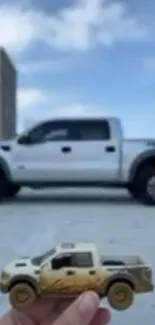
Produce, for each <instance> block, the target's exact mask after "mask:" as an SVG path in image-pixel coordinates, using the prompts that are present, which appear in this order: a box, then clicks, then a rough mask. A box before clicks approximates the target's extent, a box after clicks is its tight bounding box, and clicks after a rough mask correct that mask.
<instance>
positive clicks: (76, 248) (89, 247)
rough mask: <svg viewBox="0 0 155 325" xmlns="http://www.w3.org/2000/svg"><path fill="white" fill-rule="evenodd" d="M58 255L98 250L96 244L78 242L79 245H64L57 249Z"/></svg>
mask: <svg viewBox="0 0 155 325" xmlns="http://www.w3.org/2000/svg"><path fill="white" fill-rule="evenodd" d="M55 248H56V251H57V253H64V252H66V253H67V252H75V253H76V252H97V251H98V249H97V247H96V245H95V244H93V243H89V242H77V243H67V242H66V243H62V244H60V245H58V246H56V247H55Z"/></svg>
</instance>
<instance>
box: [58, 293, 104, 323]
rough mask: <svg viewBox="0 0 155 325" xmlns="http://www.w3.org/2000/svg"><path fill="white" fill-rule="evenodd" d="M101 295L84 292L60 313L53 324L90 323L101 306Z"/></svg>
mask: <svg viewBox="0 0 155 325" xmlns="http://www.w3.org/2000/svg"><path fill="white" fill-rule="evenodd" d="M99 303H100V300H99V297H98V296H97V294H96V293H94V292H91V291H90V292H87V293H84V294H82V295H81V296H80V297H79V298H78V299H77V300H75V302H74V303H73V304H72V305H70V306H69V307H68V308H67V309H66V310H65V311H64V312H63V313H62V315H60V316H59V317H58V318H57V320H56V321H55V322H54V324H53V325H73V324H74V325H88V324H89V323H90V322H91V320H92V319H93V318H94V316H95V314H96V312H97V309H98V307H99Z"/></svg>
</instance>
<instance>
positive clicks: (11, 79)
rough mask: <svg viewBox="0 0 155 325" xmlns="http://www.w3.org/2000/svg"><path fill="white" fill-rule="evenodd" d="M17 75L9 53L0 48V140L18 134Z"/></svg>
mask: <svg viewBox="0 0 155 325" xmlns="http://www.w3.org/2000/svg"><path fill="white" fill-rule="evenodd" d="M16 78H17V73H16V69H15V66H14V64H13V62H12V61H11V59H10V57H9V55H8V53H7V52H6V50H5V49H4V48H2V47H0V140H6V139H10V138H12V137H13V136H15V134H16V95H17V94H16V89H17V85H16Z"/></svg>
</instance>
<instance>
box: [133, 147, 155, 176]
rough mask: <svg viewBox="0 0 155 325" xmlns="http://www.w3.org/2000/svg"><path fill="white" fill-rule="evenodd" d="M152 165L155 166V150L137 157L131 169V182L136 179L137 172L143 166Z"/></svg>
mask: <svg viewBox="0 0 155 325" xmlns="http://www.w3.org/2000/svg"><path fill="white" fill-rule="evenodd" d="M143 163H144V164H145V163H146V164H147V163H148V164H149V163H150V164H151V163H153V164H154V166H155V149H149V150H147V151H145V152H142V153H141V154H140V155H138V157H136V158H135V159H134V161H133V163H132V165H131V168H130V170H129V182H132V181H133V180H134V177H135V175H136V171H137V170H138V168H139V167H140V165H141V164H143Z"/></svg>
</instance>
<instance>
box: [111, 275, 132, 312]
mask: <svg viewBox="0 0 155 325" xmlns="http://www.w3.org/2000/svg"><path fill="white" fill-rule="evenodd" d="M107 299H108V302H109V304H110V305H111V307H113V308H114V309H117V310H125V309H127V308H129V307H130V306H131V305H132V303H133V300H134V292H133V289H132V287H131V285H130V284H128V283H126V282H123V281H117V282H114V283H113V284H111V285H110V287H109V289H108V294H107Z"/></svg>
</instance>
